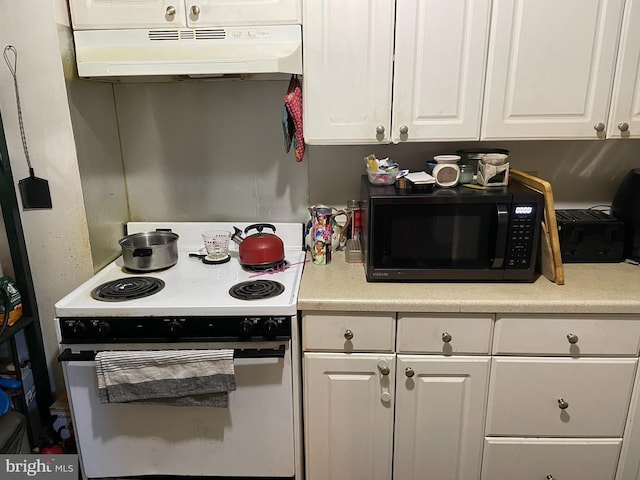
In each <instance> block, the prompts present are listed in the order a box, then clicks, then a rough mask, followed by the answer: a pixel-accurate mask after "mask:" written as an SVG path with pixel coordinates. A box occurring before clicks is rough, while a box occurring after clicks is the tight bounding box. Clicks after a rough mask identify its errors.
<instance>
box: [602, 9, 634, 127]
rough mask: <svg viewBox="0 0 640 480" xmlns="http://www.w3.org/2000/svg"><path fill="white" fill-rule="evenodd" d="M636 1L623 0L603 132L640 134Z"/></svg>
mask: <svg viewBox="0 0 640 480" xmlns="http://www.w3.org/2000/svg"><path fill="white" fill-rule="evenodd" d="M638 25H640V1H638V0H627V3H626V5H625V14H624V23H623V25H622V35H621V37H620V49H619V52H618V66H617V68H616V78H615V84H614V87H613V97H612V99H611V102H612V103H611V114H610V115H609V125H608V126H607V135H608V136H609V137H611V138H628V137H629V138H638V137H640V70H639V69H640V31H639V30H638Z"/></svg>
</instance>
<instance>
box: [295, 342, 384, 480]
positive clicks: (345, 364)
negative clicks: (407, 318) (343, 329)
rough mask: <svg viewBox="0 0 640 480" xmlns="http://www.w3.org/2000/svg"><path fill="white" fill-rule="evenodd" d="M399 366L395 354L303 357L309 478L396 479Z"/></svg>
mask: <svg viewBox="0 0 640 480" xmlns="http://www.w3.org/2000/svg"><path fill="white" fill-rule="evenodd" d="M384 363H386V367H387V368H388V371H387V370H385V365H384ZM394 363H395V362H394V356H393V355H375V354H358V353H353V354H326V353H305V354H304V394H303V395H304V416H305V429H304V430H305V432H304V434H305V451H306V478H307V480H344V479H349V480H390V479H391V455H392V441H393V402H392V399H393V391H394V387H393V386H394V376H395V375H394V372H395V365H394Z"/></svg>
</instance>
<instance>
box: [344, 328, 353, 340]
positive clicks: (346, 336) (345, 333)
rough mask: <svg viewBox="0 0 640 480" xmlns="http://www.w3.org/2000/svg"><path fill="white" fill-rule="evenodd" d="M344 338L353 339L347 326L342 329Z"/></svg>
mask: <svg viewBox="0 0 640 480" xmlns="http://www.w3.org/2000/svg"><path fill="white" fill-rule="evenodd" d="M344 338H346V339H347V340H351V339H353V332H352V331H351V330H349V329H348V328H347V329H346V330H345V331H344Z"/></svg>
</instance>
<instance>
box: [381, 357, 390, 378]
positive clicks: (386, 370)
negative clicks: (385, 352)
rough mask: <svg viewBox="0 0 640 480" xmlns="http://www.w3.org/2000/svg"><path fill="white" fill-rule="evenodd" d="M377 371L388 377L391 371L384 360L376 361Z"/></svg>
mask: <svg viewBox="0 0 640 480" xmlns="http://www.w3.org/2000/svg"><path fill="white" fill-rule="evenodd" d="M378 370H380V373H381V374H382V375H385V376H386V375H389V374H390V373H391V369H390V368H389V364H388V363H387V361H386V360H384V359H382V358H381V359H380V360H378Z"/></svg>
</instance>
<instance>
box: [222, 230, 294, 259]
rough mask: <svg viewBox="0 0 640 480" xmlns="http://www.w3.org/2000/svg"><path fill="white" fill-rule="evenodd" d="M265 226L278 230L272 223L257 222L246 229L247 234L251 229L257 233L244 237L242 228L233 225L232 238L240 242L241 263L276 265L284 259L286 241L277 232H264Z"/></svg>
mask: <svg viewBox="0 0 640 480" xmlns="http://www.w3.org/2000/svg"><path fill="white" fill-rule="evenodd" d="M265 228H269V229H271V230H273V232H275V231H276V227H275V226H274V225H271V224H270V223H255V224H253V225H249V226H248V227H247V228H245V229H244V233H245V235H246V234H248V233H249V232H250V231H251V230H256V231H257V233H254V234H253V235H249V236H248V237H246V238H245V237H243V235H242V230H240V229H239V228H238V227H233V229H234V233H233V234H232V235H231V240H233V241H234V242H235V243H237V244H238V251H239V254H240V264H241V265H245V266H247V267H269V266H271V265H273V266H276V265H278V264H280V263H282V262H283V261H284V243H283V241H282V239H281V238H280V237H278V236H277V235H275V233H270V232H263V230H264V229H265Z"/></svg>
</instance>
